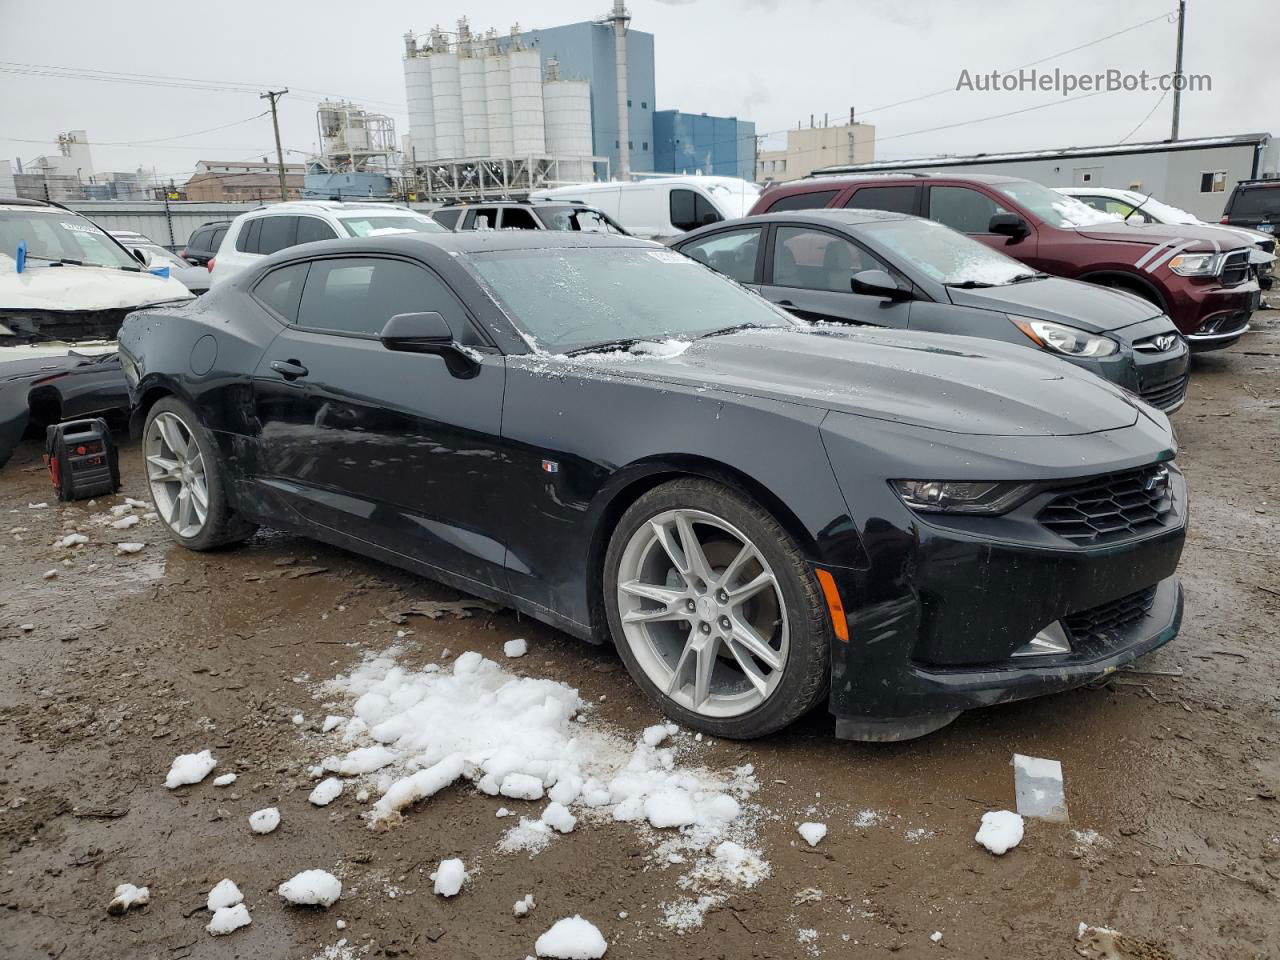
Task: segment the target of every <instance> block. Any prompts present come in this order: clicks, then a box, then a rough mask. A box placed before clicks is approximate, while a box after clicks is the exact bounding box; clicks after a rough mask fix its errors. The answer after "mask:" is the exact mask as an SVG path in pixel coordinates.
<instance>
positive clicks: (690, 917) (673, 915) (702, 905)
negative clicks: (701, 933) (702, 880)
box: [662, 894, 725, 933]
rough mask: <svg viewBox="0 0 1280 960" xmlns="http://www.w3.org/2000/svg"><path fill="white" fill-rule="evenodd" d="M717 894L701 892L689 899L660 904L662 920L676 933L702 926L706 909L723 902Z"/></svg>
mask: <svg viewBox="0 0 1280 960" xmlns="http://www.w3.org/2000/svg"><path fill="white" fill-rule="evenodd" d="M724 901H725V898H724V897H723V896H721V895H719V894H703V895H702V896H700V897H698V898H696V899H691V900H677V901H675V902H674V903H664V904H662V911H663V913H662V922H663V924H665V925H666V926H668V927H670V928H671V929H672V930H674V931H675V932H676V933H687V932H688V931H690V930H694V929H696V928H698V927H700V926H702V923H703V921H704V920H705V919H706V916H707V911H708V910H710V909H711V908H712V907H718V906H720V904H722V903H724Z"/></svg>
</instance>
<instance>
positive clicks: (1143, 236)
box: [751, 173, 1260, 351]
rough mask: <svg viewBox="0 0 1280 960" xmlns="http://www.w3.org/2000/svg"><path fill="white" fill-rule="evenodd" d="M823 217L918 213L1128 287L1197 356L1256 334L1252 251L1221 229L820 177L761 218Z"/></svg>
mask: <svg viewBox="0 0 1280 960" xmlns="http://www.w3.org/2000/svg"><path fill="white" fill-rule="evenodd" d="M815 207H854V208H860V209H871V210H891V211H894V212H896V213H911V214H915V215H917V216H921V217H928V218H929V219H931V220H937V221H938V222H939V223H945V224H946V225H947V226H949V227H951V228H952V229H955V230H959V231H960V232H961V233H967V234H969V235H970V236H972V237H973V238H975V239H977V240H981V241H982V242H983V243H985V244H987V245H988V246H991V247H995V248H996V249H998V250H1000V251H1002V252H1004V253H1006V254H1008V255H1009V256H1011V257H1016V258H1017V259H1019V260H1021V261H1023V262H1024V263H1026V264H1027V265H1029V266H1031V267H1034V268H1036V269H1037V270H1043V271H1044V272H1046V273H1052V274H1056V275H1058V276H1060V277H1068V278H1070V279H1073V280H1087V281H1090V282H1092V283H1098V284H1102V285H1104V286H1109V287H1118V288H1120V289H1122V290H1127V291H1129V292H1131V293H1135V294H1137V295H1138V296H1140V297H1143V298H1145V299H1147V300H1150V301H1151V302H1152V303H1154V304H1156V305H1157V306H1158V307H1159V308H1160V309H1161V310H1163V311H1164V312H1165V313H1166V314H1168V316H1169V317H1170V319H1172V320H1173V322H1174V325H1175V326H1177V328H1178V329H1179V330H1180V331H1181V332H1182V334H1183V335H1184V336H1185V337H1186V338H1187V340H1188V341H1190V343H1191V348H1192V349H1193V350H1197V351H1203V350H1217V349H1220V348H1222V347H1227V346H1230V345H1231V344H1233V343H1235V342H1236V341H1237V340H1239V339H1240V337H1241V336H1242V335H1243V334H1245V333H1246V332H1248V330H1249V317H1250V316H1251V315H1252V313H1253V311H1254V310H1255V309H1257V307H1258V301H1259V297H1260V293H1259V290H1258V284H1257V282H1256V281H1255V280H1253V279H1252V277H1251V275H1250V270H1249V246H1248V244H1247V243H1246V242H1245V241H1244V240H1243V239H1241V240H1232V239H1230V238H1229V237H1224V236H1223V234H1222V233H1221V232H1220V231H1219V230H1217V229H1214V228H1211V227H1209V228H1206V227H1199V226H1186V225H1183V224H1164V225H1159V224H1143V225H1142V226H1136V225H1130V224H1127V223H1122V222H1119V221H1116V220H1114V219H1112V218H1111V217H1110V216H1109V215H1107V214H1103V213H1100V212H1099V211H1097V210H1094V209H1093V208H1092V207H1088V206H1086V205H1085V204H1083V203H1080V202H1079V201H1077V200H1075V198H1073V197H1067V196H1064V195H1063V194H1060V193H1058V192H1057V191H1055V190H1050V189H1049V188H1048V187H1045V186H1041V185H1040V184H1038V183H1033V182H1032V181H1030V180H1019V179H1016V178H1014V177H1001V176H989V175H983V174H968V175H960V176H949V175H946V174H922V173H903V174H888V175H874V176H866V175H863V176H820V175H819V176H812V177H806V178H805V179H802V180H795V181H791V182H787V183H782V184H779V185H778V186H776V187H773V188H772V189H769V190H766V191H765V192H764V193H763V194H761V195H760V199H759V200H757V201H756V204H755V206H754V207H752V208H751V213H752V214H758V213H779V212H781V211H784V210H802V209H812V208H815Z"/></svg>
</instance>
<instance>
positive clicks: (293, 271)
mask: <svg viewBox="0 0 1280 960" xmlns="http://www.w3.org/2000/svg"><path fill="white" fill-rule="evenodd" d="M307 267H308V264H307V263H305V262H304V263H291V264H289V265H288V266H285V267H280V268H279V269H277V270H272V271H271V272H270V273H268V274H267V275H266V276H265V277H263V278H262V279H261V280H259V281H258V282H257V283H256V284H255V285H254V287H253V296H254V299H256V300H259V301H261V302H262V303H263V304H265V305H266V306H268V307H270V308H271V309H272V310H273V311H275V312H276V313H278V314H279V315H280V316H281V317H283V318H284V319H285V320H287V321H288V322H289V323H295V322H297V319H298V300H299V298H300V297H301V296H302V281H303V280H304V279H305V278H306V276H307Z"/></svg>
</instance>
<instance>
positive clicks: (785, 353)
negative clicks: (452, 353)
mask: <svg viewBox="0 0 1280 960" xmlns="http://www.w3.org/2000/svg"><path fill="white" fill-rule="evenodd" d="M571 362H572V361H571ZM578 362H580V363H582V364H584V365H588V366H590V367H592V368H595V369H599V370H601V371H602V372H604V371H607V372H608V373H610V374H614V375H623V376H637V377H643V378H645V379H653V380H659V381H666V382H670V383H683V384H686V385H689V386H692V387H695V388H698V387H708V388H712V389H721V390H726V391H729V392H732V393H740V394H747V395H750V396H758V397H768V398H771V399H776V400H782V401H787V402H792V403H802V404H805V405H807V406H815V407H822V408H825V409H828V410H835V411H839V412H841V413H850V414H854V415H856V416H863V417H874V418H875V419H878V420H889V421H894V422H897V423H907V424H912V425H914V426H918V427H927V428H930V429H934V430H944V431H948V432H951V433H960V434H972V435H985V436H1040V437H1049V436H1072V435H1076V434H1083V433H1094V432H1097V431H1101V430H1112V429H1118V428H1121V427H1128V426H1131V425H1132V424H1134V423H1135V422H1136V421H1137V418H1138V408H1137V407H1136V406H1134V405H1133V404H1132V403H1130V402H1129V401H1128V400H1127V399H1126V398H1125V396H1124V394H1122V393H1121V392H1120V391H1119V390H1118V389H1116V388H1115V387H1112V386H1110V385H1108V384H1106V383H1104V382H1103V381H1101V380H1099V379H1097V378H1096V377H1095V376H1093V375H1092V374H1090V373H1085V372H1083V371H1081V370H1078V369H1076V368H1075V367H1073V366H1071V365H1070V364H1068V363H1066V362H1064V361H1061V360H1057V359H1054V358H1052V357H1048V356H1042V355H1041V354H1039V353H1037V352H1035V351H1032V350H1027V349H1026V348H1024V347H1019V346H1014V345H1012V344H1002V343H997V342H995V341H991V340H980V339H978V338H976V337H953V336H946V335H942V334H933V333H902V332H896V331H895V332H863V331H854V330H848V329H847V328H834V329H833V328H815V329H813V330H812V331H805V330H796V329H784V328H772V329H768V328H765V329H750V330H742V331H738V332H736V333H730V334H724V335H720V336H712V337H704V338H703V339H700V340H695V341H693V342H692V343H691V344H689V346H688V348H687V349H685V350H684V351H683V352H682V353H679V354H678V355H675V356H666V357H660V356H642V357H636V356H635V355H633V354H628V353H619V354H606V355H596V356H595V357H593V358H591V359H583V360H581V361H578Z"/></svg>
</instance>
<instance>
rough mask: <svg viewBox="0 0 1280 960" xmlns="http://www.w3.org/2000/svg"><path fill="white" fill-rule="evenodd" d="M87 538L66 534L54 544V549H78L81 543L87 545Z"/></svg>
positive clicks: (75, 534) (81, 534) (79, 534)
mask: <svg viewBox="0 0 1280 960" xmlns="http://www.w3.org/2000/svg"><path fill="white" fill-rule="evenodd" d="M88 542H89V538H88V537H86V536H85V535H84V534H83V533H68V534H67V535H66V536H65V537H63V538H62V539H61V540H59V541H58V542H57V543H55V544H54V546H55V547H78V546H80V544H82V543H88Z"/></svg>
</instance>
